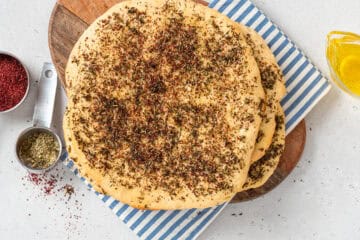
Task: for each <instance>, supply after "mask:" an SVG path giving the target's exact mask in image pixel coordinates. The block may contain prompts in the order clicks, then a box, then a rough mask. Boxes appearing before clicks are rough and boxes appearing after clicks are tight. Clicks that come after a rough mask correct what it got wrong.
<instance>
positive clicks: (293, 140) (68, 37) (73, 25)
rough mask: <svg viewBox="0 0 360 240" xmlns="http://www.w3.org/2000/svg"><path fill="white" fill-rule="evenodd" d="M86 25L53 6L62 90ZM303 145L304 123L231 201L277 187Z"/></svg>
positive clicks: (53, 43)
mask: <svg viewBox="0 0 360 240" xmlns="http://www.w3.org/2000/svg"><path fill="white" fill-rule="evenodd" d="M87 26H88V24H87V23H85V22H84V21H82V20H81V19H80V18H79V17H77V16H76V15H74V14H73V13H71V12H70V11H69V10H67V9H66V8H65V7H63V6H62V5H59V4H56V5H55V7H54V10H53V12H52V15H51V19H50V24H49V47H50V53H51V57H52V61H53V63H54V65H55V67H56V70H57V72H58V75H59V77H60V80H61V82H62V84H63V86H64V87H65V89H66V82H65V77H64V76H65V66H66V63H67V60H68V57H69V55H70V52H71V50H72V48H73V46H74V45H75V43H76V41H77V40H78V38H79V37H80V35H81V34H82V33H83V32H84V31H85V29H86V28H87ZM305 142H306V126H305V121H302V122H300V124H299V125H298V126H297V127H296V128H295V129H294V130H293V131H292V132H291V133H290V134H288V136H287V137H286V144H285V152H284V154H283V156H282V157H281V160H280V163H279V166H278V167H277V169H276V171H275V173H274V174H273V175H272V176H271V178H270V179H269V180H268V181H267V182H266V183H265V185H263V186H262V187H260V188H257V189H251V190H247V191H244V192H241V193H238V194H237V195H236V196H235V197H234V198H233V200H232V202H241V201H246V200H250V199H254V198H256V197H259V196H261V195H263V194H265V193H267V192H269V191H271V190H272V189H274V188H275V187H276V186H278V185H279V184H280V183H281V182H282V181H283V180H284V179H285V178H286V177H287V176H288V175H289V174H290V172H291V171H292V170H293V169H294V167H295V166H296V164H297V163H298V161H299V160H300V157H301V154H302V152H303V150H304V146H305Z"/></svg>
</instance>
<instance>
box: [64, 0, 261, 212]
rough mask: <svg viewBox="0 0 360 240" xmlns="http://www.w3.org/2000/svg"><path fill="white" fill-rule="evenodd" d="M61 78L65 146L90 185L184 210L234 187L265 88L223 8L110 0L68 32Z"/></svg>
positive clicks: (151, 205)
mask: <svg viewBox="0 0 360 240" xmlns="http://www.w3.org/2000/svg"><path fill="white" fill-rule="evenodd" d="M66 81H67V83H70V84H69V86H70V87H71V89H70V90H69V91H68V97H69V101H68V108H67V111H66V114H65V118H64V135H65V141H66V144H67V149H68V152H69V155H70V157H71V158H72V159H73V160H74V162H75V163H76V165H77V167H78V168H79V170H80V173H81V175H83V176H84V177H85V178H86V179H88V180H89V181H90V182H91V183H92V184H93V186H94V187H95V189H96V190H97V191H99V192H101V193H104V194H108V195H110V196H112V197H114V198H115V199H118V200H120V201H121V202H123V203H126V204H129V205H131V206H133V207H136V208H140V209H186V208H206V207H210V206H214V205H216V204H219V203H222V202H225V201H228V200H229V199H231V197H232V196H233V195H234V194H235V193H237V192H238V191H239V190H240V189H241V187H242V186H243V184H244V182H245V180H246V177H247V173H248V169H249V166H250V158H251V155H252V152H253V149H254V145H255V141H256V136H257V133H258V130H259V126H260V123H261V117H260V113H261V109H260V107H261V103H262V102H263V101H264V97H265V95H264V91H263V88H262V85H261V80H260V72H259V69H258V67H257V64H256V61H255V59H254V57H253V56H252V52H251V49H250V47H249V46H248V45H247V43H246V41H245V39H244V37H243V35H242V31H241V29H240V28H239V26H238V25H237V24H236V23H234V22H232V21H231V20H230V19H228V18H227V17H225V16H223V15H221V14H219V13H218V12H216V11H215V10H211V9H209V8H207V7H204V6H202V5H198V4H195V3H193V2H192V1H172V0H158V1H150V0H148V1H147V0H140V1H125V2H122V3H119V4H118V5H115V6H114V7H113V8H111V9H110V10H109V11H108V12H106V13H105V14H104V15H103V16H101V17H100V18H99V19H97V20H96V21H95V22H94V23H93V24H92V25H91V26H90V27H89V28H88V29H87V30H86V31H85V33H84V34H83V35H82V37H81V38H80V40H79V41H78V42H77V44H76V45H75V47H74V49H73V51H72V53H71V56H70V59H69V62H68V65H67V68H66Z"/></svg>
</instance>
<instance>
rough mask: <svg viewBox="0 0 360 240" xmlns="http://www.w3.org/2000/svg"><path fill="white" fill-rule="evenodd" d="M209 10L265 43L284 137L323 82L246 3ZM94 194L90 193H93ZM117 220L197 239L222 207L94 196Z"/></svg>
mask: <svg viewBox="0 0 360 240" xmlns="http://www.w3.org/2000/svg"><path fill="white" fill-rule="evenodd" d="M209 7H211V8H214V9H216V10H218V11H219V12H221V13H223V14H225V15H227V16H228V17H229V18H231V19H233V20H234V21H236V22H241V23H243V24H245V25H247V26H249V27H251V28H253V29H255V30H256V31H257V32H258V33H259V34H260V35H261V36H262V37H263V38H264V39H265V41H266V42H267V43H268V45H269V46H270V48H271V50H272V51H273V52H274V55H275V56H276V59H277V61H278V63H279V65H280V67H281V69H282V70H283V73H284V75H285V79H286V87H287V91H288V94H287V95H286V97H285V98H284V99H283V101H282V102H281V103H282V105H283V107H284V109H285V114H286V131H287V133H289V132H290V131H291V130H292V129H293V128H294V127H295V126H296V125H297V124H298V123H299V122H300V121H301V120H302V119H303V118H304V117H305V115H306V114H307V113H308V112H309V111H310V110H311V109H312V108H313V107H314V106H315V105H316V103H317V102H318V101H319V100H320V99H321V98H322V97H323V96H324V95H325V94H326V93H327V92H328V91H329V90H330V85H329V83H328V81H327V80H326V79H325V78H324V77H323V76H322V75H321V73H320V72H319V71H318V70H317V69H316V67H315V66H314V65H312V63H311V62H310V61H309V59H308V58H307V57H306V56H305V55H304V54H303V53H302V52H301V51H300V50H299V49H298V48H297V47H296V46H295V44H294V43H293V42H291V41H290V40H289V38H288V37H287V36H286V35H285V34H284V33H283V32H281V30H280V29H279V28H278V27H277V26H276V25H274V24H273V23H272V22H271V21H270V20H269V19H268V18H267V17H266V16H265V15H264V14H263V13H262V12H261V11H260V10H259V9H258V8H256V7H255V6H254V4H253V3H252V2H251V1H249V0H213V1H212V2H211V3H210V4H209ZM63 159H64V164H65V165H66V166H68V167H69V168H70V169H71V171H73V172H74V173H75V174H76V175H77V176H78V177H79V178H81V180H82V181H83V182H84V183H85V184H86V185H87V186H88V187H89V188H90V189H92V187H91V185H90V184H89V183H88V182H87V181H86V180H85V179H84V178H83V177H81V176H80V175H79V174H78V170H77V169H76V167H75V166H74V164H73V162H72V161H71V160H69V159H67V154H66V153H65V154H64V155H63ZM94 192H95V191H94ZM95 194H97V195H98V197H99V198H100V199H101V200H102V201H103V202H104V203H105V205H106V206H108V207H109V208H110V209H111V210H112V211H113V212H114V213H115V214H116V216H117V217H118V218H120V219H121V220H122V221H123V222H124V223H125V224H126V225H127V226H128V227H129V228H130V229H131V230H133V231H134V232H135V233H136V234H137V235H138V236H139V237H140V239H146V240H151V239H189V240H190V239H196V238H197V237H198V236H199V234H200V233H201V232H202V231H203V230H204V229H205V228H206V227H207V226H208V225H209V224H210V223H211V222H212V221H213V220H214V219H215V218H216V216H217V215H218V214H219V213H220V212H221V210H222V209H224V207H225V206H226V205H227V203H225V204H222V205H220V206H217V207H213V208H207V209H203V210H197V209H190V210H182V211H140V210H137V209H134V208H132V207H130V206H128V205H126V204H122V203H120V202H118V201H117V200H115V199H113V198H111V197H109V196H104V195H102V194H99V193H97V192H95Z"/></svg>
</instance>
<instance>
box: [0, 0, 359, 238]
mask: <svg viewBox="0 0 360 240" xmlns="http://www.w3.org/2000/svg"><path fill="white" fill-rule="evenodd" d="M54 3H55V0H47V1H44V0H31V1H29V0H0V50H6V51H10V52H12V53H14V54H16V55H17V56H19V57H20V58H21V59H22V60H23V61H24V63H25V64H26V65H27V66H28V68H29V70H30V72H31V76H32V82H33V84H32V86H31V91H30V95H29V97H28V98H27V100H26V102H25V103H24V104H23V105H22V106H21V107H20V108H19V109H18V110H16V111H15V112H12V113H9V114H6V115H0V126H1V130H0V236H1V239H29V240H32V239H89V240H92V239H116V240H122V239H126V240H127V239H136V236H135V235H134V234H133V233H132V232H131V231H130V230H129V229H128V228H127V227H126V226H125V225H124V224H122V223H121V221H120V220H118V219H117V218H116V217H115V216H114V215H113V213H112V212H111V211H110V210H109V209H107V208H106V207H105V206H104V205H103V204H102V202H101V201H100V200H99V199H97V198H96V196H95V195H94V194H93V193H91V192H89V191H88V190H87V188H86V187H85V186H84V185H83V183H82V182H80V180H78V179H77V178H76V177H74V176H73V175H72V174H71V173H70V172H69V171H67V170H66V169H65V168H64V169H63V167H62V166H61V165H59V167H58V168H59V170H58V171H57V172H58V173H60V175H62V174H63V175H64V180H63V181H61V182H59V183H57V188H60V187H61V186H63V185H64V184H66V183H69V184H71V185H73V186H74V187H75V195H74V196H72V198H71V199H70V200H69V201H67V200H66V199H65V198H64V196H63V192H62V191H60V192H57V194H55V195H50V196H45V195H44V194H43V193H42V191H41V190H40V189H39V187H37V186H35V185H33V184H32V183H30V182H28V181H27V180H26V179H23V178H24V177H26V171H25V170H24V169H22V168H21V167H20V166H19V164H18V163H17V162H16V159H15V155H14V151H13V150H14V144H15V140H16V137H17V135H18V133H19V132H20V131H21V130H22V129H24V128H26V127H29V126H30V124H31V123H30V120H31V117H32V111H33V107H34V97H35V92H36V91H35V90H36V82H35V81H36V80H37V79H38V77H39V74H40V70H41V66H42V63H43V62H44V61H51V59H50V54H49V50H48V46H47V28H48V21H49V17H50V14H51V10H52V8H53V6H54ZM255 3H256V4H257V5H258V6H259V7H260V8H261V9H262V10H263V11H264V12H265V13H267V15H268V16H269V17H270V18H272V19H273V20H274V22H275V23H277V24H278V25H279V26H280V27H281V28H282V29H283V30H284V31H285V32H286V33H287V34H288V35H289V36H290V38H292V39H293V40H294V41H295V42H296V43H297V44H298V45H299V46H300V47H301V48H302V49H303V50H304V51H305V53H306V54H307V55H308V56H309V57H310V58H311V59H312V60H313V62H315V64H316V65H317V66H318V67H319V68H320V69H321V70H322V71H323V72H324V73H325V74H328V69H327V66H326V62H325V57H324V45H325V36H326V34H327V33H328V32H329V31H331V30H334V29H340V30H347V31H353V32H358V33H360V14H359V12H360V1H359V0H343V1H339V0H327V1H319V0H298V1H288V0H271V1H265V0H255ZM58 93H59V94H58V96H57V102H56V110H55V111H56V114H55V115H54V126H56V128H57V129H58V130H59V131H60V129H61V118H62V111H63V108H64V94H63V93H62V92H61V91H59V92H58ZM306 120H307V129H308V137H307V145H306V148H305V152H304V155H303V157H302V159H301V162H300V163H299V165H298V166H297V168H296V169H295V170H294V171H293V172H292V173H291V175H290V176H289V177H288V178H287V179H286V180H285V181H284V182H283V183H282V184H281V185H280V186H279V187H278V188H276V189H275V190H274V191H272V192H270V193H269V194H267V195H266V196H263V197H261V198H259V199H256V200H253V201H250V202H246V203H240V204H231V205H229V206H228V207H227V208H226V209H225V210H224V211H223V212H222V213H221V214H220V216H219V217H218V218H217V219H216V220H215V221H214V222H213V223H212V224H211V225H210V226H209V227H208V229H207V230H206V231H205V232H204V233H203V234H202V235H201V237H200V239H213V240H215V239H360V221H359V219H360V100H359V99H354V98H351V97H349V96H347V95H345V94H344V93H341V92H340V91H339V90H337V89H336V88H334V89H333V90H332V91H331V93H330V94H329V95H328V96H327V97H326V98H325V99H324V100H323V101H322V102H321V103H320V104H319V105H318V106H317V107H316V109H315V110H313V111H312V112H311V113H310V114H309V115H308V116H307V118H306ZM71 178H72V180H71ZM233 213H235V214H236V216H233V215H232V214H233ZM241 213H242V215H239V214H241Z"/></svg>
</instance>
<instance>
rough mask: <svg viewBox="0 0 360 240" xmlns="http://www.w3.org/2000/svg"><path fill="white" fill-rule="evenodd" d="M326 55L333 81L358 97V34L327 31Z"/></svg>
mask: <svg viewBox="0 0 360 240" xmlns="http://www.w3.org/2000/svg"><path fill="white" fill-rule="evenodd" d="M326 56H327V60H328V63H329V67H330V70H331V77H332V78H333V80H334V81H335V83H336V84H337V85H338V86H340V88H342V89H343V90H345V91H346V92H349V93H351V94H352V95H355V96H359V97H360V35H357V34H354V33H348V32H338V31H334V32H331V33H329V35H328V37H327V50H326Z"/></svg>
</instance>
